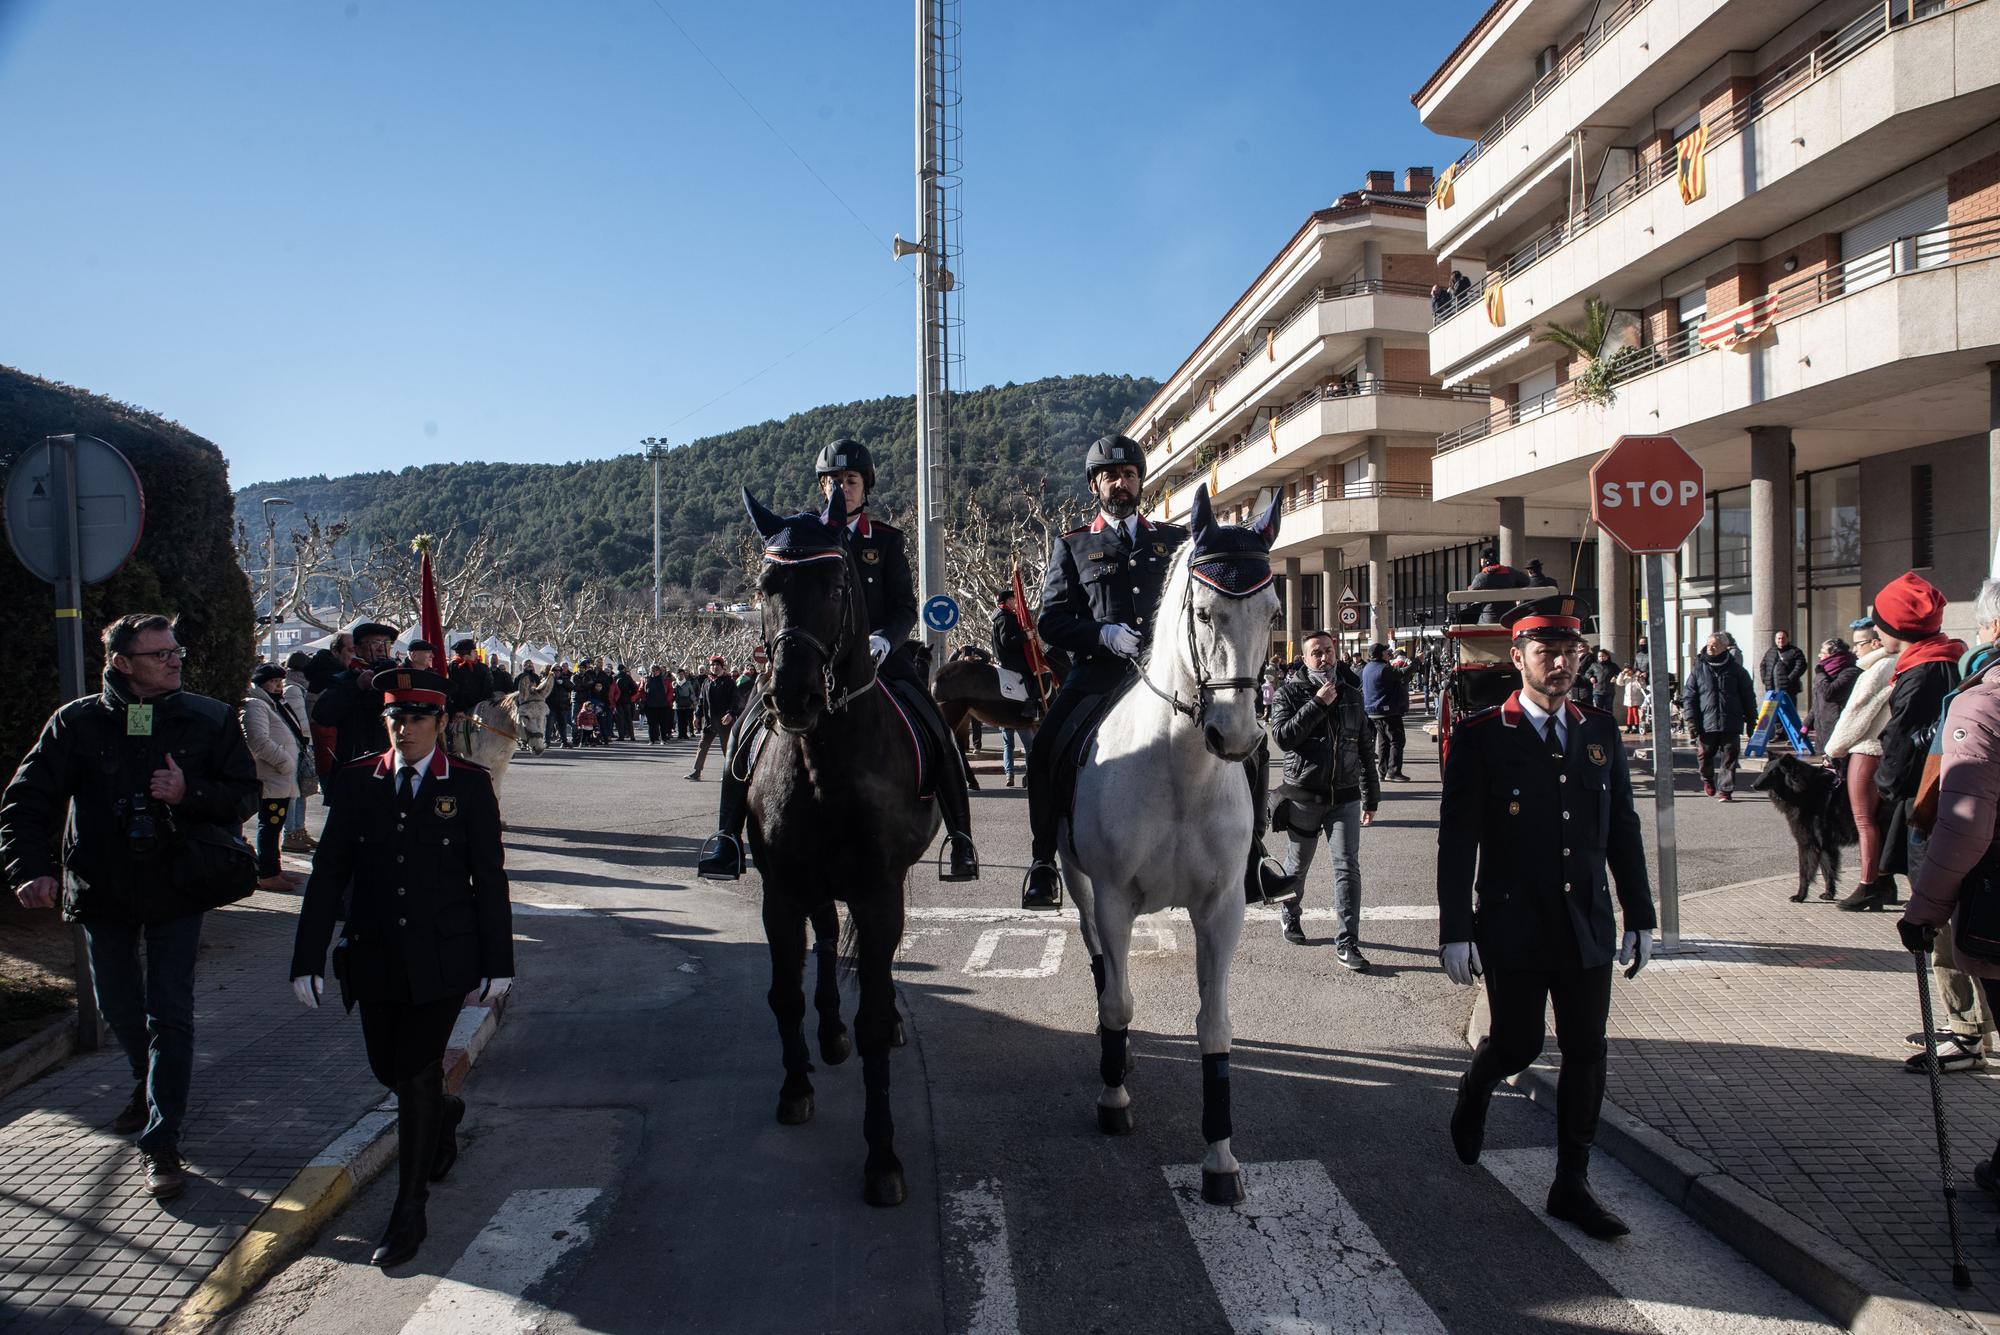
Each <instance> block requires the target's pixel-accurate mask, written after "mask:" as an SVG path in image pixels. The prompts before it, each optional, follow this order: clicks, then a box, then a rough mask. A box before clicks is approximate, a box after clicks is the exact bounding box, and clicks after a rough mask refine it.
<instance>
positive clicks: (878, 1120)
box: [861, 1052, 896, 1145]
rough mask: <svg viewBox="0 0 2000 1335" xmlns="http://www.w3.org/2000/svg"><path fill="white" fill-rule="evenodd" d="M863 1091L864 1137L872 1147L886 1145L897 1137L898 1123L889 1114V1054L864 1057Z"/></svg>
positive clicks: (862, 1115) (862, 1065) (862, 1124)
mask: <svg viewBox="0 0 2000 1335" xmlns="http://www.w3.org/2000/svg"><path fill="white" fill-rule="evenodd" d="M861 1088H862V1091H863V1100H864V1104H865V1106H864V1108H863V1111H862V1114H861V1134H862V1136H863V1137H864V1138H865V1139H866V1140H867V1142H868V1143H869V1144H870V1145H887V1144H889V1143H890V1142H891V1141H892V1140H894V1139H895V1135H896V1121H895V1118H894V1117H892V1116H891V1115H890V1112H889V1054H888V1053H887V1052H867V1053H863V1054H862V1056H861Z"/></svg>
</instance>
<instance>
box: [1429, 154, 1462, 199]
mask: <svg viewBox="0 0 2000 1335" xmlns="http://www.w3.org/2000/svg"><path fill="white" fill-rule="evenodd" d="M1457 179H1458V164H1457V163H1456V162H1454V163H1452V164H1451V166H1449V167H1446V168H1445V169H1444V175H1442V176H1440V177H1438V181H1437V187H1436V188H1435V189H1434V190H1432V192H1431V198H1432V200H1433V201H1434V202H1435V203H1436V204H1437V206H1438V207H1439V208H1441V209H1448V208H1450V207H1451V205H1452V200H1453V198H1454V196H1453V193H1452V188H1451V187H1452V182H1453V181H1455V180H1457Z"/></svg>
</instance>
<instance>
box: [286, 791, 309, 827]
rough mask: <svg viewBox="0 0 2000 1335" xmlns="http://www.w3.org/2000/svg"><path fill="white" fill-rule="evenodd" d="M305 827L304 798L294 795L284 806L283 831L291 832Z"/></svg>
mask: <svg viewBox="0 0 2000 1335" xmlns="http://www.w3.org/2000/svg"><path fill="white" fill-rule="evenodd" d="M305 827H306V799H305V798H304V796H299V797H295V798H293V799H292V800H291V802H290V803H289V804H287V805H286V807H285V833H286V834H293V833H296V832H297V831H300V830H303V829H305Z"/></svg>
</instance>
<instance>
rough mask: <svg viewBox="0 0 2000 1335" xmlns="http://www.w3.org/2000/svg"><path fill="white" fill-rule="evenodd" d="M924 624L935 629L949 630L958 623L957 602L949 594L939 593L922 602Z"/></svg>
mask: <svg viewBox="0 0 2000 1335" xmlns="http://www.w3.org/2000/svg"><path fill="white" fill-rule="evenodd" d="M924 624H925V625H926V626H929V627H930V628H931V629H932V630H936V631H946V630H950V629H951V628H952V627H953V626H956V625H957V624H958V604H957V603H956V602H954V601H952V599H951V597H950V595H948V594H942V593H941V594H939V595H938V596H937V597H935V598H933V599H931V600H930V601H929V602H927V603H925V604H924Z"/></svg>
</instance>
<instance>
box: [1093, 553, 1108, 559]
mask: <svg viewBox="0 0 2000 1335" xmlns="http://www.w3.org/2000/svg"><path fill="white" fill-rule="evenodd" d="M1105 555H1106V553H1104V552H1092V553H1091V554H1090V559H1091V560H1093V561H1102V560H1103V559H1104V557H1105Z"/></svg>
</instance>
